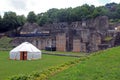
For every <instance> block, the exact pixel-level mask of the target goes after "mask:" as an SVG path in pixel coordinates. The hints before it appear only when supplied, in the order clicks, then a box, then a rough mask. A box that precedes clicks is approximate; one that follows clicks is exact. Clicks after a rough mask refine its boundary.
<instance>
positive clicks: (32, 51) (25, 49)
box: [10, 42, 41, 60]
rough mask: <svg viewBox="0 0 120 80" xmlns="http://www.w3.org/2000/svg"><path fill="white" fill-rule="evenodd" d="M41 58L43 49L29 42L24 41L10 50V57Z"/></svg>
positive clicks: (15, 58)
mask: <svg viewBox="0 0 120 80" xmlns="http://www.w3.org/2000/svg"><path fill="white" fill-rule="evenodd" d="M40 58H41V51H40V50H39V49H37V48H36V47H35V46H33V45H32V44H31V43H29V42H24V43H22V44H20V45H19V46H17V47H15V48H14V49H12V50H11V51H10V59H14V60H35V59H40Z"/></svg>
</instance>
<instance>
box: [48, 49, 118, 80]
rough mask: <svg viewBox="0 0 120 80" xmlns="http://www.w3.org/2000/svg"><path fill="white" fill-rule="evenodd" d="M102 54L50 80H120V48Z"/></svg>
mask: <svg viewBox="0 0 120 80" xmlns="http://www.w3.org/2000/svg"><path fill="white" fill-rule="evenodd" d="M100 53H101V54H98V55H96V56H91V57H90V59H87V60H85V61H82V62H81V63H79V64H76V65H75V66H73V67H71V68H68V69H67V70H64V71H63V72H60V73H58V74H56V75H54V76H52V77H51V78H50V79H49V80H120V47H116V48H112V49H108V50H106V51H102V52H100Z"/></svg>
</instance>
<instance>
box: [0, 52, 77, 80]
mask: <svg viewBox="0 0 120 80" xmlns="http://www.w3.org/2000/svg"><path fill="white" fill-rule="evenodd" d="M8 53H9V52H8V51H0V80H4V79H6V78H8V77H10V76H13V75H19V74H30V73H32V72H34V71H38V72H40V71H42V70H45V69H47V68H49V67H51V66H57V65H59V64H63V63H65V62H68V61H72V60H75V59H76V58H74V57H64V56H62V57H61V56H51V55H44V54H43V55H42V59H40V60H33V61H17V60H9V54H8Z"/></svg>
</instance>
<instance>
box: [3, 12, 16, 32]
mask: <svg viewBox="0 0 120 80" xmlns="http://www.w3.org/2000/svg"><path fill="white" fill-rule="evenodd" d="M3 26H4V28H3V29H4V30H6V31H8V30H13V29H17V15H16V13H15V12H5V14H4V16H3Z"/></svg>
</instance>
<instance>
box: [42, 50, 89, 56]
mask: <svg viewBox="0 0 120 80" xmlns="http://www.w3.org/2000/svg"><path fill="white" fill-rule="evenodd" d="M42 52H43V53H46V54H51V55H61V56H62V55H63V56H73V57H83V56H87V55H88V54H89V53H82V52H62V51H46V50H42Z"/></svg>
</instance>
